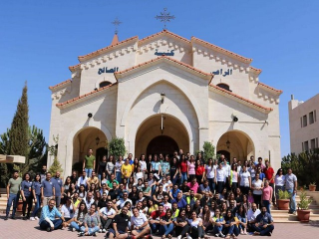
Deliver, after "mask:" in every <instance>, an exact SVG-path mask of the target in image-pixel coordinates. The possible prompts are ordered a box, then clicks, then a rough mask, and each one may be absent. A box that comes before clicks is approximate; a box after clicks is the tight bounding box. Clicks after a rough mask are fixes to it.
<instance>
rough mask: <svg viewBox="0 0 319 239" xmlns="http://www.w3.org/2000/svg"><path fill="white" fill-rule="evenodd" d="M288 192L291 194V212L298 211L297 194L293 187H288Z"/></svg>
mask: <svg viewBox="0 0 319 239" xmlns="http://www.w3.org/2000/svg"><path fill="white" fill-rule="evenodd" d="M287 191H288V193H290V194H291V197H290V202H289V212H295V211H296V194H295V193H294V190H293V189H287Z"/></svg>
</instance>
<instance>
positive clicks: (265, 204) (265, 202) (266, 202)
mask: <svg viewBox="0 0 319 239" xmlns="http://www.w3.org/2000/svg"><path fill="white" fill-rule="evenodd" d="M270 200H271V199H270ZM263 205H264V206H265V207H266V208H267V212H268V213H269V214H270V202H269V201H268V200H263Z"/></svg>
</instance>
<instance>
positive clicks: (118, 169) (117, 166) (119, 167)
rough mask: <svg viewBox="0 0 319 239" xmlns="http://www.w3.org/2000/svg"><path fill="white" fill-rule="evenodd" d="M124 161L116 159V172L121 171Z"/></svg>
mask: <svg viewBox="0 0 319 239" xmlns="http://www.w3.org/2000/svg"><path fill="white" fill-rule="evenodd" d="M122 164H123V162H119V161H116V163H115V172H121V167H122Z"/></svg>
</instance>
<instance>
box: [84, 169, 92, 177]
mask: <svg viewBox="0 0 319 239" xmlns="http://www.w3.org/2000/svg"><path fill="white" fill-rule="evenodd" d="M92 171H93V168H85V172H86V176H87V177H88V178H89V177H91V175H92Z"/></svg>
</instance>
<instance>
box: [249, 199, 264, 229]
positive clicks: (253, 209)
mask: <svg viewBox="0 0 319 239" xmlns="http://www.w3.org/2000/svg"><path fill="white" fill-rule="evenodd" d="M260 213H261V211H260V210H259V209H258V208H257V204H256V203H253V204H252V205H251V208H250V209H249V210H248V212H247V226H248V231H249V229H251V226H252V225H254V224H255V222H256V218H257V216H258V215H259V214H260Z"/></svg>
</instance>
